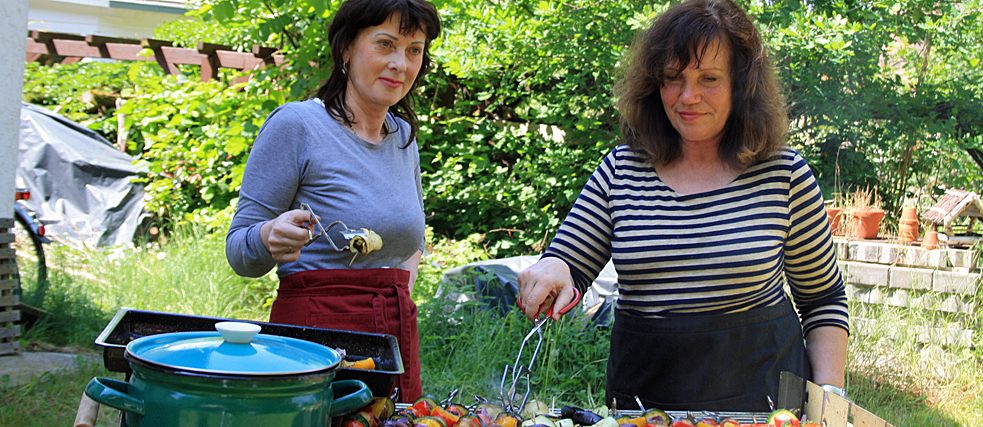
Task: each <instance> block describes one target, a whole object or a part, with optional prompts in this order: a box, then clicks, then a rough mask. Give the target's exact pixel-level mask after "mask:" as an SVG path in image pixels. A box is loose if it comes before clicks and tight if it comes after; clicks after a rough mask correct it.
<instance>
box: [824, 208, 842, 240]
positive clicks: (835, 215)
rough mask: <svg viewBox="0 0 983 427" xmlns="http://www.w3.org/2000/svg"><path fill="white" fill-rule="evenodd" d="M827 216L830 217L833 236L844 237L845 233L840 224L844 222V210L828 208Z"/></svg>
mask: <svg viewBox="0 0 983 427" xmlns="http://www.w3.org/2000/svg"><path fill="white" fill-rule="evenodd" d="M826 216H828V217H829V229H830V231H832V232H833V235H834V236H840V235H842V234H843V231H842V230H840V224H841V223H842V222H843V208H840V207H836V206H828V207H827V208H826Z"/></svg>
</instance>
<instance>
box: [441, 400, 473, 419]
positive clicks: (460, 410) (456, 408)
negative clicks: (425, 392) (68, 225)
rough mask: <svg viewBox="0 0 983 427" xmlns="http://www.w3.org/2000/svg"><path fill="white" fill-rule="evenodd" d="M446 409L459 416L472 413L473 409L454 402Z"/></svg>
mask: <svg viewBox="0 0 983 427" xmlns="http://www.w3.org/2000/svg"><path fill="white" fill-rule="evenodd" d="M444 409H446V410H447V412H450V413H452V414H454V415H457V416H459V417H463V416H465V415H468V414H470V413H471V411H469V410H468V408H465V407H464V405H461V404H458V403H452V404H450V405H447V406H445V407H444Z"/></svg>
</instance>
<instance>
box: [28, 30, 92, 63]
mask: <svg viewBox="0 0 983 427" xmlns="http://www.w3.org/2000/svg"><path fill="white" fill-rule="evenodd" d="M28 37H29V38H31V39H33V40H34V41H35V42H37V43H41V44H43V45H45V47H46V48H47V50H48V58H47V59H48V61H50V62H52V63H56V62H65V58H64V57H63V56H61V55H58V53H57V52H58V50H57V49H56V48H55V40H56V39H58V40H85V38H84V37H82V36H80V35H77V34H66V33H49V32H47V31H38V30H31V32H29V33H28Z"/></svg>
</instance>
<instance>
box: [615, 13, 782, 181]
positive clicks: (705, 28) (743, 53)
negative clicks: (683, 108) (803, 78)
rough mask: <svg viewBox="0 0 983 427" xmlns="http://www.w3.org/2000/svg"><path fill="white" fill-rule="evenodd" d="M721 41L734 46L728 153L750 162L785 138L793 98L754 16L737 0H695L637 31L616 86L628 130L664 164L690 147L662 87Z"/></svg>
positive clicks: (728, 157) (738, 162)
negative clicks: (789, 101) (788, 105)
mask: <svg viewBox="0 0 983 427" xmlns="http://www.w3.org/2000/svg"><path fill="white" fill-rule="evenodd" d="M714 41H719V42H720V43H725V44H727V45H728V46H729V47H730V51H731V57H730V64H731V67H730V68H731V71H730V73H731V81H732V84H733V87H732V93H733V95H732V99H731V102H732V105H731V113H730V117H728V118H727V124H726V125H725V128H724V135H723V140H722V141H721V143H720V148H719V150H720V158H721V159H722V160H724V161H725V162H727V163H729V164H731V165H733V166H736V167H739V168H741V169H743V168H746V167H747V166H749V165H751V164H754V163H756V162H758V161H761V160H764V159H767V158H768V157H770V156H772V155H773V154H774V153H775V152H776V151H777V150H778V149H780V148H781V147H783V146H784V145H785V134H786V132H787V131H788V117H787V112H786V107H785V98H784V97H783V96H782V91H781V87H780V86H779V82H778V78H777V76H776V75H775V70H774V67H773V66H772V65H771V63H770V61H769V59H768V55H767V54H766V52H765V48H764V45H763V43H762V41H761V36H760V34H759V33H758V30H757V29H756V28H755V26H754V23H753V22H752V21H751V19H750V18H749V17H748V16H747V14H746V13H745V12H744V10H742V9H741V8H740V7H739V6H737V5H736V4H734V2H733V1H731V0H687V1H684V2H682V3H680V4H677V5H675V6H673V7H672V8H670V9H669V10H667V11H666V12H665V13H663V14H662V15H661V16H659V17H658V18H657V19H656V20H655V21H654V22H653V23H652V26H651V27H650V28H648V29H647V30H645V31H644V32H641V33H640V34H639V35H638V36H637V37H636V39H635V41H634V43H633V44H632V49H631V56H630V63H629V65H628V67H627V68H626V70H625V74H624V77H623V78H622V79H621V80H620V81H619V82H618V83H617V85H616V86H615V95H616V96H617V97H618V102H617V106H618V110H619V111H620V113H621V134H622V137H623V138H624V140H625V142H626V143H627V144H628V146H629V147H631V149H632V150H634V151H635V152H638V153H643V154H647V155H648V156H649V160H650V161H651V162H652V163H653V164H655V165H657V166H658V165H665V164H668V163H671V162H672V161H673V160H676V159H678V158H679V157H680V156H681V155H682V148H681V146H680V144H681V141H680V136H679V133H678V132H677V131H676V129H675V128H674V127H673V126H672V124H671V123H670V121H669V117H668V116H666V113H665V110H664V109H663V106H662V98H661V95H660V88H661V87H662V84H663V82H664V81H665V80H666V76H673V75H677V74H679V73H680V72H682V70H683V69H685V68H686V67H687V66H689V64H690V63H691V62H692V61H693V60H695V61H696V63H697V64H699V63H700V61H701V60H702V58H703V55H704V54H705V53H706V49H707V47H708V46H709V45H710V44H711V43H712V42H714Z"/></svg>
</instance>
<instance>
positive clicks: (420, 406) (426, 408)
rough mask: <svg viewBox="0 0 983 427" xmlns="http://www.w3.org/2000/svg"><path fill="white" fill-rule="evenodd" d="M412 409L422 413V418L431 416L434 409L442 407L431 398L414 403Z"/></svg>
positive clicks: (420, 399) (423, 398) (424, 398)
mask: <svg viewBox="0 0 983 427" xmlns="http://www.w3.org/2000/svg"><path fill="white" fill-rule="evenodd" d="M410 407H411V408H413V409H416V410H417V411H418V412H419V413H420V416H423V417H426V416H430V415H431V412H433V408H437V407H440V405H438V404H437V402H436V401H434V400H433V399H431V398H429V397H421V398H419V399H417V400H416V402H413V405H412V406H410Z"/></svg>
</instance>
